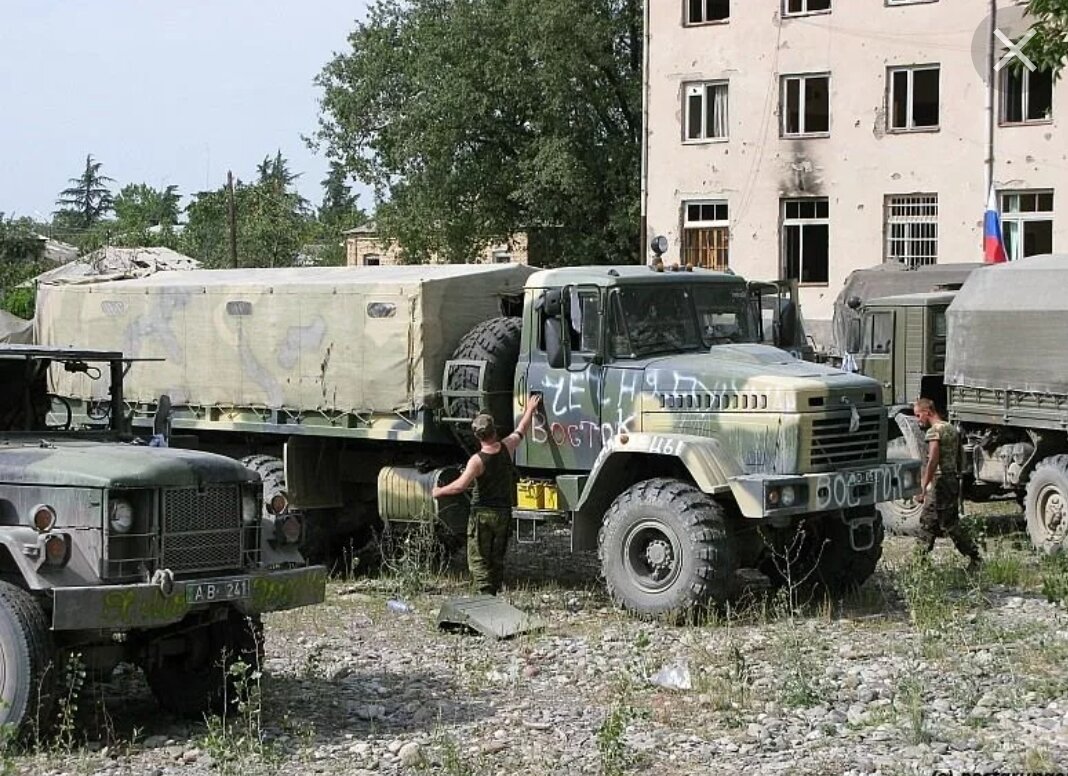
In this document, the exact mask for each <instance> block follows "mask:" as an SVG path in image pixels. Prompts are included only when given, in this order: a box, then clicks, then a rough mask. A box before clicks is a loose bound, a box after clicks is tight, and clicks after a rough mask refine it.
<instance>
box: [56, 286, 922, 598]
mask: <svg viewBox="0 0 1068 776" xmlns="http://www.w3.org/2000/svg"><path fill="white" fill-rule="evenodd" d="M764 293H771V292H770V291H769V290H768V287H767V285H766V284H752V285H750V284H747V283H746V281H745V280H743V279H742V278H741V277H737V276H734V275H731V274H723V273H716V272H711V271H706V270H693V271H678V272H657V271H655V270H653V269H651V268H647V267H636V266H620V267H576V268H569V269H559V270H550V271H539V272H534V271H532V270H530V269H529V268H524V267H519V266H407V267H395V268H383V267H376V268H367V269H364V268H314V269H302V270H296V269H287V270H236V271H196V272H182V273H160V274H157V275H153V276H151V277H148V278H142V279H137V280H126V281H118V282H107V283H95V284H84V285H70V286H42V287H41V288H40V289H39V295H38V300H39V301H38V319H37V325H38V330H39V333H40V336H41V337H42V338H43V341H46V342H51V343H62V342H66V341H68V340H70V339H72V338H74V337H77V336H81V335H87V336H89V337H90V338H91V340H92V341H93V342H94V343H96V344H98V345H104V344H106V343H112V344H113V345H118V344H122V345H124V346H125V347H127V348H128V349H130V350H131V351H132V352H134V353H136V354H138V355H141V356H146V357H147V356H156V357H166V359H167V360H166V361H165V362H164V363H163V364H159V365H155V364H154V365H153V367H152V368H151V369H147V368H143V367H142V366H141V365H138V364H135V365H134V366H133V367H132V368H131V372H130V376H129V380H128V383H129V389H128V391H127V394H126V397H125V400H126V402H127V403H128V404H129V405H130V406H131V407H132V409H133V410H134V411H135V414H137V415H138V416H140V417H142V418H146V419H147V418H149V417H150V416H151V415H152V413H153V412H154V409H155V405H154V402H155V398H154V397H156V396H158V395H159V394H161V393H167V394H169V395H170V396H171V399H172V401H173V404H174V410H173V414H172V421H171V423H172V427H173V429H174V434H175V435H176V438H177V437H180V436H181V435H183V434H184V435H186V436H190V437H192V438H193V439H194V441H195V443H196V444H197V445H200V446H202V447H208V448H210V449H213V450H218V451H224V452H227V453H229V454H231V455H234V456H237V457H240V456H244V455H250V454H252V455H254V456H256V455H260V456H263V459H262V460H269V461H270V460H271V459H270V458H269V456H272V455H273V456H280V457H284V465H283V463H281V462H278V461H272V462H270V463H268V464H267V466H269V467H270V473H269V478H270V480H271V482H272V483H273V485H272V486H271V487H276V495H278V496H279V501H280V502H281V503H280V504H279V505H278V506H279V508H281V507H287V508H301V509H305V510H314V511H313V512H311V513H309V523H311V522H313V521H314V520H315V519H318V521H319V523H320V524H321V525H327V526H330V527H331V528H332V529H333V530H334V531H337V532H343V531H346V530H351V529H352V528H353V526H355V525H358V524H360V523H361V522H363V523H369V522H370V521H372V520H374V519H376V518H379V517H380V518H381V519H382V520H384V521H386V522H387V523H404V522H412V521H426V520H440V521H442V522H444V523H446V524H449V525H451V526H452V527H453V529H454V530H457V531H462V530H463V525H464V522H465V521H466V509H465V508H464V506H463V504H457V503H436V502H435V501H434V500H433V499H432V498H431V497H430V491H431V488H432V486H433V485H434V484H435V483H437V482H444V481H446V479H447V478H450V477H455V476H457V472H458V466H459V465H461V464H462V463H463V462H464V461H466V459H467V456H468V454H469V452H470V451H471V449H472V446H473V438H472V436H471V432H470V421H471V419H472V418H473V416H474V415H475V414H476V413H477V412H478V411H480V410H484V411H489V412H491V413H492V414H493V416H494V417H495V419H496V420H497V422H498V424H499V426H500V428H501V429H502V431H508V430H510V429H511V428H512V426H513V423H514V418H515V417H517V415H518V414H519V413H520V412H521V411H522V407H523V406H524V403H525V402H526V400H527V397H528V395H529V394H530V393H531V392H540V393H541V394H542V395H543V397H544V401H543V411H542V413H541V414H539V415H538V416H537V418H536V420H535V423H534V425H533V428H532V430H531V433H529V434H528V436H527V438H526V439H525V440H524V442H523V444H522V445H521V446H520V448H519V450H518V452H517V455H516V465H517V469H518V472H519V475H520V479H519V485H518V493H517V507H516V511H515V516H516V519H517V532H518V534H519V535H520V537H522V538H523V539H534V538H536V535H537V532H538V531H537V529H538V526H540V525H542V524H543V523H544V522H545V521H547V520H551V519H558V518H563V519H567V520H569V521H570V525H571V532H572V544H573V547H574V548H575V549H576V550H592V549H594V548H599V551H600V557H601V563H602V568H603V573H604V576H605V578H606V581H607V585H608V588H609V591H610V592H611V594H612V596H613V597H614V599H615V600H616V601H617V602H619V603H620V604H622V605H623V606H624V607H626V608H628V609H630V610H631V611H634V612H638V613H642V614H648V615H658V614H665V613H669V612H684V611H688V610H690V609H692V608H695V607H701V606H704V605H705V604H707V603H708V602H710V601H722V600H726V599H728V598H730V597H731V596H732V595H733V594H734V593H735V592H736V590H737V583H738V574H737V571H738V570H739V569H741V568H759V569H762V570H763V571H764V572H765V573H767V574H768V576H769V578H771V579H772V581H773V582H778V581H782V578H783V576H784V575H783V573H782V572H783V567H782V563H780V562H779V561H781V560H782V558H783V557H785V556H788V555H790V556H792V557H793V559H794V560H795V561H796V563H795V564H794V566H792V567H791V570H790V573H794V572H797V571H798V569H797V566H799V565H803V566H806V569H805V571H804V572H803V573H797V574H796V575H795V576H794V577H793V578H794V579H795V580H796V579H801V578H802V577H804V578H809V579H818V580H820V581H821V582H822V583H823V584H824V585H826V587H827V588H829V589H833V590H841V589H843V588H846V587H848V586H850V585H854V584H859V583H861V582H863V581H864V580H865V579H866V578H867V577H868V576H869V575H870V574H871V573H872V571H873V569H874V566H875V563H876V561H877V560H878V558H879V556H880V553H881V543H882V527H881V524H880V521H879V519H878V516H877V514H876V512H875V509H874V505H875V503H876V502H879V501H884V500H887V499H900V498H904V497H908V496H910V495H912V494H914V493H915V492H916V491H917V486H918V471H919V467H918V464H917V463H916V462H912V461H903V462H897V463H892V464H891V463H887V461H886V451H885V446H886V434H887V430H886V429H887V420H886V414H885V412H884V411H883V410H882V394H881V389H880V386H879V385H878V383H876V382H874V381H873V380H870V379H868V378H864V377H859V376H855V375H849V374H846V373H843V372H841V371H839V370H835V369H832V368H829V367H826V366H822V365H817V364H812V363H808V362H804V361H800V360H798V359H796V358H794V357H792V356H791V355H789V354H788V353H786V352H784V351H783V350H780V349H777V348H775V347H771V346H768V345H764V344H760V343H761V340H762V338H763V337H764V332H763V316H762V315H759V314H757V311H759V310H761V309H762V308H763V307H765V305H764V303H763V301H762V299H761V298H760V297H761V295H762V294H764ZM777 307H781V305H777ZM781 328H785V327H781ZM90 388H91V387H90V386H88V385H86V384H85V383H84V381H83V380H81V378H80V376H78V375H73V376H71V379H69V380H66V381H65V382H64V383H63V385H62V387H61V390H60V392H61V393H62V394H63V395H64V396H66V397H70V400H71V401H81V402H83V406H84V405H85V404H86V403H87V404H88V406H91V404H92V402H93V401H94V400H95V398H94V395H93V392H92V390H91V389H90ZM257 460H261V459H257V458H254V459H253V460H252V461H250V462H251V463H253V464H254V465H255V463H256V461H257ZM283 476H284V484H283ZM283 487H284V491H283V490H282V488H283ZM799 534H800V535H801V537H802V539H801V540H800V541H796V540H797V537H798V536H799Z"/></svg>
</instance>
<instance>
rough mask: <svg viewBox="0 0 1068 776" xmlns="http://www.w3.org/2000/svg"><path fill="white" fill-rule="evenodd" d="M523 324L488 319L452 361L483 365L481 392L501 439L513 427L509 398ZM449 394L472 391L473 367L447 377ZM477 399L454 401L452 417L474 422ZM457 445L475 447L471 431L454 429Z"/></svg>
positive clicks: (475, 373) (467, 336) (465, 339)
mask: <svg viewBox="0 0 1068 776" xmlns="http://www.w3.org/2000/svg"><path fill="white" fill-rule="evenodd" d="M521 333H522V323H521V321H520V319H519V318H491V319H490V320H488V321H483V322H482V323H480V324H478V325H477V326H475V327H474V328H473V329H471V331H469V332H467V334H465V335H464V336H463V339H461V340H460V344H459V345H457V347H456V350H455V351H454V352H453V354H452V357H453V359H454V360H464V361H485V362H486V375H485V380H484V381H483V386H482V388H483V390H484V391H486V392H487V393H488V397H487V399H486V401H487V404H488V409H489V413H490V414H491V415H492V416H493V420H494V422H495V423H496V424H497V430H498V432H499V433H500V435H501V436H502V437H503V436H504V435H505V434H510V433H511V432H512V429H513V428H514V426H515V418H514V416H513V414H512V409H513V405H512V394H513V390H514V385H515V368H516V364H518V363H519V338H520V335H521ZM446 387H447V388H448V389H449V390H453V391H457V390H464V391H473V390H475V389H476V388H477V387H478V370H477V369H475V368H474V367H464V368H457V369H454V370H453V371H452V373H451V374H450V375H449V384H448V386H446ZM479 409H480V408H479V402H478V399H476V398H468V399H454V400H453V402H452V415H453V417H459V418H474V417H475V415H477V414H478V413H479ZM453 433H454V434H455V436H456V439H457V441H458V442H459V443H460V444H461V445H462V446H463V447H464V448H466V449H468V450H474V449H476V448H477V447H478V445H477V444H476V443H475V437H474V435H473V434H472V433H471V429H470V428H469V427H468V426H467V425H464V424H459V425H454V426H453Z"/></svg>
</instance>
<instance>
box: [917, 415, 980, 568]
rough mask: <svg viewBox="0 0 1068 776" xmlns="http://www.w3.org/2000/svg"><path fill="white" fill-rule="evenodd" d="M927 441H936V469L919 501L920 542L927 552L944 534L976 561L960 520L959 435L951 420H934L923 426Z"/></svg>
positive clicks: (975, 553) (974, 547) (976, 553)
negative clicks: (921, 506)
mask: <svg viewBox="0 0 1068 776" xmlns="http://www.w3.org/2000/svg"><path fill="white" fill-rule="evenodd" d="M925 439H926V441H927V442H928V444H930V443H931V442H938V470H937V471H936V472H935V478H934V482H933V483H932V484H931V489H930V491H929V492H928V493H927V497H926V498H925V499H924V502H923V511H922V513H921V514H920V532H919V540H920V546H921V547H922V548H923V549H924V550H925V551H926V552H930V551H931V550H932V549H934V543H935V539H937V538H938V537H940V536H947V537H949V538H950V539H952V540H953V545H954V546H955V547H956V548H957V551H958V552H960V554H961V555H964V556H965V557H967V558H971V559H972V560H973V561H975V562H978V561H979V548H978V547H976V546H975V542H973V541H972V540H971V538H970V537H969V536H968V534H967V532H966V531H965V530H964V528H963V526H961V524H960V512H959V510H958V508H957V505H958V503H959V501H960V480H959V479H958V476H957V459H958V458H959V456H960V438H959V436H958V434H957V429H955V428H954V427H953V426H952V425H951V424H949V423H947V422H946V421H944V420H936V421H934V422H933V423H931V426H930V428H928V429H927V434H926V437H925Z"/></svg>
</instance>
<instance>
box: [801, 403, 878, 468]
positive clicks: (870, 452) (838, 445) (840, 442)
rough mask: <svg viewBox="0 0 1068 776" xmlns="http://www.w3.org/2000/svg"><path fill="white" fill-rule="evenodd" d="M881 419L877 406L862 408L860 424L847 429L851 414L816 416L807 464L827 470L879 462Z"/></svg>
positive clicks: (813, 422)
mask: <svg viewBox="0 0 1068 776" xmlns="http://www.w3.org/2000/svg"><path fill="white" fill-rule="evenodd" d="M882 420H883V413H882V411H881V410H879V409H874V410H866V411H861V413H860V427H859V428H858V429H857V430H856V431H850V429H849V427H850V424H851V413H848V412H847V413H840V414H836V415H834V416H831V417H822V418H816V419H815V420H813V421H812V449H811V452H810V457H809V465H810V466H811V468H812V469H813V470H819V469H828V470H829V469H837V468H841V467H849V466H858V465H864V464H870V463H879V462H880V460H881V458H880V439H881V435H882Z"/></svg>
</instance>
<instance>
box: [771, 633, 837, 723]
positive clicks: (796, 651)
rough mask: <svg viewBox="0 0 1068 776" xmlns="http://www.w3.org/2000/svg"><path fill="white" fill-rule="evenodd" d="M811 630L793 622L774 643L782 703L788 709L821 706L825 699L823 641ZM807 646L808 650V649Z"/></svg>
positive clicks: (780, 700)
mask: <svg viewBox="0 0 1068 776" xmlns="http://www.w3.org/2000/svg"><path fill="white" fill-rule="evenodd" d="M813 636H814V634H812V633H805V631H804V630H803V629H802V628H800V627H798V626H797V625H796V624H794V623H790V624H788V627H786V628H784V629H783V630H782V632H780V633H779V635H778V636H777V638H776V639H775V642H774V644H773V647H772V649H773V654H774V659H775V664H776V666H777V668H778V673H779V677H780V679H779V686H778V692H779V702H780V703H781V704H782V705H783V706H785V707H787V708H806V707H809V706H818V705H819V704H820V703H822V702H823V701H824V699H825V697H824V696H825V693H824V690H823V687H822V686H821V683H820V677H821V676H822V675H823V660H822V659H821V656H820V655H819V654H818V653H819V651H820V647H821V646H822V644H821V642H820V641H819V640H818V639H817V640H815V641H816V643H815V646H814V645H813V641H814V639H813ZM806 647H808V649H806Z"/></svg>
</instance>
